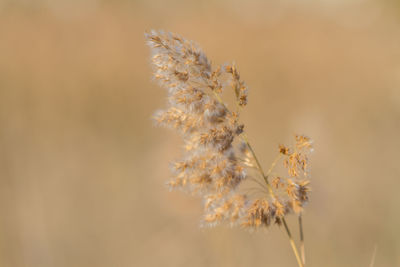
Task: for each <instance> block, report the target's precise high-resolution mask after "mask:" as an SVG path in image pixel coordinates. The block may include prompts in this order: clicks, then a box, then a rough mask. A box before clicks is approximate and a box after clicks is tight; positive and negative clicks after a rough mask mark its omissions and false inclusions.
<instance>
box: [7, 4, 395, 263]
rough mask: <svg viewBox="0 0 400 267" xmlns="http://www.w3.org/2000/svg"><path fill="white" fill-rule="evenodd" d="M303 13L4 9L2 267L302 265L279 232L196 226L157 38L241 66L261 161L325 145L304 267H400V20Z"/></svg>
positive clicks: (387, 7) (346, 7) (335, 9)
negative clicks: (148, 34)
mask: <svg viewBox="0 0 400 267" xmlns="http://www.w3.org/2000/svg"><path fill="white" fill-rule="evenodd" d="M266 2H269V3H267V4H266ZM296 2H298V1H291V0H286V1H261V0H260V1H255V0H252V1H228V0H226V1H223V0H220V1H211V0H204V1H193V2H188V1H183V0H182V1H181V0H174V1H169V0H168V1H161V0H159V1H144V0H143V1H128V0H126V1H95V0H92V1H66V0H65V1H61V0H59V1H50V0H49V1H35V2H34V1H22V0H10V1H4V0H3V1H0V266H4V267H20V266H29V267H31V266H33V267H53V266H57V267H63V266H65V267H75V266H76V267H81V266H82V267H91V266H93V267H103V266H104V267H110V266H118V267H125V266H165V267H169V266H171V267H176V266H194V267H196V266H210V267H211V266H227V267H239V266H243V267H244V266H254V267H255V266H260V267H261V266H296V262H295V259H294V257H293V255H292V252H291V250H290V246H289V244H288V242H287V240H286V237H285V235H284V234H283V233H282V230H280V229H279V228H277V227H273V228H271V229H270V230H269V231H268V232H264V231H259V232H255V233H248V232H246V231H243V230H241V229H231V228H229V227H218V228H215V229H200V228H199V219H200V216H201V212H202V210H201V203H200V201H199V200H198V199H196V198H192V197H190V196H187V195H185V194H183V193H179V192H173V193H169V192H168V191H167V189H166V188H165V186H164V182H165V181H166V180H167V179H168V177H169V172H168V162H169V161H170V160H172V159H174V158H176V157H179V154H180V146H181V143H180V140H179V138H178V137H177V136H176V135H175V134H174V133H173V132H170V131H168V130H165V129H159V128H155V127H153V124H152V122H151V119H150V118H151V115H152V113H153V112H154V110H156V109H158V108H161V107H162V106H163V105H164V104H165V102H166V100H165V92H164V91H163V90H162V89H161V88H159V87H158V86H157V85H156V84H154V83H152V82H151V69H150V66H149V50H148V48H147V47H146V46H145V44H144V37H143V33H144V31H145V30H148V29H151V28H156V29H165V30H169V31H174V32H177V33H180V34H182V35H183V36H185V37H187V38H189V39H193V40H196V41H197V42H199V43H200V44H201V46H202V47H203V49H204V50H205V51H206V52H207V54H208V55H209V57H210V58H211V59H212V60H213V62H215V63H217V64H220V63H224V62H227V61H232V60H235V62H236V63H237V65H238V67H239V70H240V71H241V74H242V77H243V79H244V80H245V81H246V82H247V84H248V85H249V87H250V90H251V91H250V96H249V105H248V107H247V109H246V110H245V111H244V114H243V120H244V121H245V122H246V129H247V131H248V135H249V137H250V140H251V142H252V143H254V147H255V148H256V151H257V153H258V154H260V158H261V160H262V162H263V165H264V166H266V167H267V166H269V164H270V163H271V161H272V159H273V158H274V156H275V152H276V147H277V145H278V144H279V143H284V142H287V141H288V140H290V138H291V136H292V134H293V133H304V134H307V135H309V136H311V137H312V138H313V139H314V141H315V153H314V154H313V158H312V177H313V193H312V197H311V202H310V205H309V206H308V207H307V210H306V213H305V219H304V220H305V235H306V237H305V238H306V246H307V261H308V266H319V267H320V266H369V264H370V261H371V257H372V254H373V251H374V247H375V246H376V247H377V254H376V263H375V266H379V267H384V266H388V267H389V266H400V230H399V225H400V208H399V204H400V194H399V186H400V164H399V160H400V156H399V150H400V49H399V45H400V27H399V26H400V10H399V9H398V6H396V1H380V2H376V1H375V2H374V1H368V2H367V1H362V0H358V1H350V0H349V1H334V0H330V1H327V0H326V1H320V2H319V3H318V4H316V3H315V2H314V1H302V2H303V3H302V4H295V3H296ZM289 222H290V223H291V224H293V225H294V223H295V222H294V221H293V220H292V219H290V220H289Z"/></svg>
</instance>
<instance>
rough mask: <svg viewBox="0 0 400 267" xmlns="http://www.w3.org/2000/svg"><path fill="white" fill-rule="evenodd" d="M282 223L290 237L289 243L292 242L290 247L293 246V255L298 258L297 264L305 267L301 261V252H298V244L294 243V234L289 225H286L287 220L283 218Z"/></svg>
mask: <svg viewBox="0 0 400 267" xmlns="http://www.w3.org/2000/svg"><path fill="white" fill-rule="evenodd" d="M282 222H283V225H284V226H285V230H286V233H287V235H288V237H289V242H290V245H291V246H292V249H293V253H294V255H295V256H296V260H297V264H298V265H299V267H304V264H303V262H302V261H301V259H300V255H299V251H298V250H297V247H296V244H295V243H294V240H293V238H292V234H291V233H290V230H289V227H288V225H287V223H286V220H285V218H282Z"/></svg>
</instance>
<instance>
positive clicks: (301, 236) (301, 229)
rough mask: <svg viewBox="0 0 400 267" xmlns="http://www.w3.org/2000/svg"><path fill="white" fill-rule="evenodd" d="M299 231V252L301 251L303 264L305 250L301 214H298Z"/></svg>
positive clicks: (304, 262)
mask: <svg viewBox="0 0 400 267" xmlns="http://www.w3.org/2000/svg"><path fill="white" fill-rule="evenodd" d="M299 231H300V253H301V261H302V262H303V264H304V265H305V264H306V252H305V246H304V232H303V217H302V214H301V213H300V214H299Z"/></svg>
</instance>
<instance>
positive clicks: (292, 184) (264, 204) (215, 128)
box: [146, 31, 311, 227]
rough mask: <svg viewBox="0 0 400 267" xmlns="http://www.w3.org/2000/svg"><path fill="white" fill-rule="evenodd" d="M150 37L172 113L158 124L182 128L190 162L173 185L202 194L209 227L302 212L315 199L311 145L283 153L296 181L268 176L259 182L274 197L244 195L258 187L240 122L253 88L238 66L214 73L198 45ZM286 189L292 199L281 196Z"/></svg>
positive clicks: (168, 36)
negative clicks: (249, 184) (229, 95)
mask: <svg viewBox="0 0 400 267" xmlns="http://www.w3.org/2000/svg"><path fill="white" fill-rule="evenodd" d="M146 39H147V42H148V44H149V46H150V48H151V51H152V65H153V67H154V77H155V79H156V80H158V81H159V83H160V85H161V86H162V87H164V88H166V89H167V91H168V108H167V109H166V110H161V111H158V112H157V113H156V114H155V120H156V122H157V123H158V124H160V125H163V126H166V127H170V128H173V129H175V130H177V131H178V132H179V133H180V134H181V135H182V137H183V141H184V144H185V146H184V147H185V151H184V156H183V158H182V159H181V160H179V161H177V162H175V163H174V164H173V166H172V169H173V170H172V171H173V174H174V179H173V180H171V181H170V182H169V183H168V185H169V187H170V188H171V189H182V190H185V191H187V192H190V193H192V194H198V195H200V196H202V198H203V199H204V207H205V215H204V220H203V221H204V224H206V225H215V224H217V223H219V222H228V223H231V224H239V225H242V226H245V227H257V226H268V225H269V224H271V223H272V222H276V223H279V222H280V221H281V218H282V217H283V216H285V215H286V214H287V213H289V212H290V211H295V212H300V211H301V209H302V207H303V205H304V203H305V202H306V201H307V200H308V195H307V193H308V192H309V188H308V185H309V182H308V180H307V166H308V165H307V162H308V158H307V155H308V154H307V151H308V150H311V142H310V140H309V139H308V138H307V137H304V136H297V137H296V140H297V141H296V145H295V147H294V148H293V149H290V148H287V147H284V146H281V147H280V149H279V151H280V153H281V155H282V156H283V157H284V161H283V162H284V164H285V166H286V167H287V169H288V174H289V177H288V178H282V177H283V176H282V177H275V178H274V180H273V182H272V184H271V185H270V184H269V183H268V177H263V178H264V179H265V181H266V182H267V183H265V181H264V180H262V182H263V183H260V181H258V182H257V184H259V186H260V187H261V188H264V187H269V189H270V192H268V191H267V190H264V191H263V192H264V194H262V196H260V197H254V195H251V194H248V193H246V192H245V191H243V190H241V184H243V183H244V182H245V181H247V180H249V181H250V180H252V179H253V180H254V181H257V179H256V178H254V177H251V176H250V175H248V173H249V171H250V170H252V169H257V164H256V158H255V155H254V153H252V151H251V150H249V145H248V142H245V141H243V140H244V138H243V136H244V132H243V131H244V126H243V125H242V124H240V123H239V110H240V108H242V107H244V106H245V105H246V104H247V86H246V85H245V83H244V82H243V81H242V80H241V79H240V75H239V72H238V70H237V68H236V66H235V65H234V64H226V65H223V66H218V67H216V68H214V67H213V66H212V65H211V63H210V61H209V60H208V59H207V57H206V55H205V54H204V53H203V51H202V50H201V49H200V48H199V47H198V46H197V45H196V44H195V43H193V42H191V41H188V40H185V39H184V38H182V37H180V36H178V35H176V34H172V33H164V32H162V31H159V32H157V31H151V32H149V33H146ZM223 90H232V91H233V92H234V94H235V96H236V102H237V107H238V108H237V110H235V111H231V110H229V109H228V108H227V106H226V105H225V104H224V103H223V101H222V98H221V93H222V91H223ZM258 171H261V169H259V170H258ZM261 173H262V171H261ZM257 175H260V172H258V174H257ZM283 189H285V190H286V196H285V197H283V195H282V194H280V193H279V191H285V190H283ZM271 190H274V191H271ZM275 191H276V193H274V192H275ZM271 192H272V194H271Z"/></svg>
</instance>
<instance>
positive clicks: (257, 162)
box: [241, 134, 304, 267]
mask: <svg viewBox="0 0 400 267" xmlns="http://www.w3.org/2000/svg"><path fill="white" fill-rule="evenodd" d="M241 137H242V139H243V140H244V142H245V143H246V145H247V147H248V148H249V150H250V152H251V154H252V155H253V158H254V160H255V161H256V164H257V168H258V170H259V171H260V173H261V175H262V176H263V177H264V180H265V183H266V184H267V187H268V191H269V193H270V194H271V196H272V197H275V194H274V191H273V190H272V187H271V185H270V184H269V182H268V175H269V174H270V173H271V171H272V169H273V168H274V166H275V165H276V163H277V162H278V160H279V159H280V156H281V154H279V156H278V157H277V158H276V159H275V160H274V162H273V163H272V165H271V167H270V169H269V170H268V175H265V174H264V171H263V169H262V167H261V164H260V162H259V160H258V158H257V156H256V153H255V152H254V150H253V148H252V147H251V145H250V143H249V141H248V139H247V136H246V135H245V134H242V135H241ZM282 222H283V225H284V226H285V230H286V234H287V235H288V238H289V243H290V245H291V246H292V249H293V253H294V255H295V257H296V260H297V264H298V265H299V267H304V263H303V261H302V260H301V259H300V255H299V251H298V250H297V247H296V244H295V243H294V240H293V238H292V234H291V233H290V229H289V226H288V225H287V223H286V220H285V217H283V218H282ZM301 234H302V231H301Z"/></svg>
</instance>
